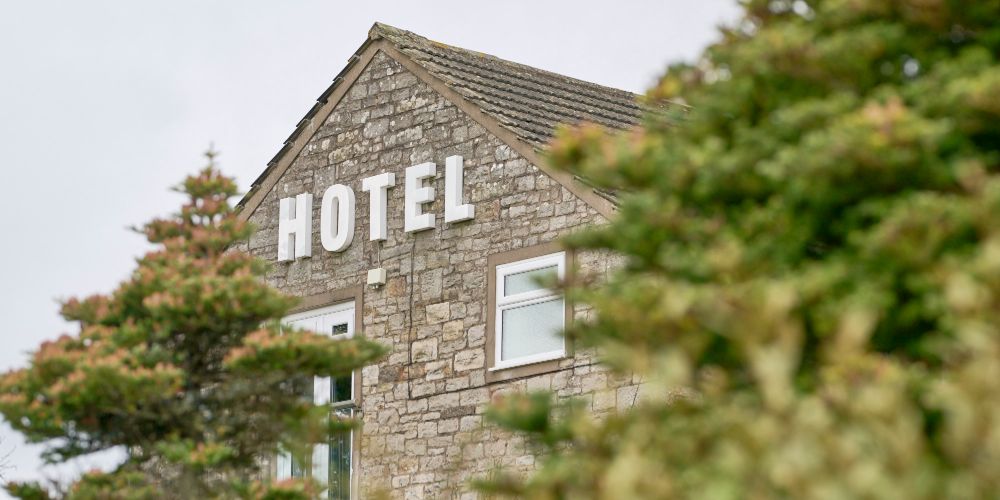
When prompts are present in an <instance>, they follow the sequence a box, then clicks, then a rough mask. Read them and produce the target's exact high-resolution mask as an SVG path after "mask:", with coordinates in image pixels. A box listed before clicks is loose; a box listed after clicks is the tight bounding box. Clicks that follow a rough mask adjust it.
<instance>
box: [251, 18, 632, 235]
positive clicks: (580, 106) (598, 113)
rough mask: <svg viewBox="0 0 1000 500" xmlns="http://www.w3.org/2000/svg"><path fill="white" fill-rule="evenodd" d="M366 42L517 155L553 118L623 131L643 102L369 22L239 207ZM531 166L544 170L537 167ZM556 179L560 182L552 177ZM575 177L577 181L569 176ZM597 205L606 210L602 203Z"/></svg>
mask: <svg viewBox="0 0 1000 500" xmlns="http://www.w3.org/2000/svg"><path fill="white" fill-rule="evenodd" d="M373 45H374V46H375V47H383V48H387V47H388V48H391V49H394V50H395V51H396V52H398V53H399V54H401V55H402V56H404V57H405V58H406V59H409V60H410V61H412V62H413V63H414V64H415V65H416V67H418V68H420V69H421V70H423V71H425V72H426V73H427V74H428V75H429V76H430V77H432V78H433V79H436V80H438V81H440V82H441V83H443V84H444V86H445V87H446V88H447V89H448V90H450V91H453V92H454V93H455V94H457V95H458V96H459V97H460V98H461V99H463V100H465V101H467V102H469V103H471V104H472V105H473V106H474V108H476V109H478V110H479V111H481V112H482V113H483V114H485V115H486V116H488V117H490V118H492V119H493V120H495V121H496V122H497V124H498V125H499V126H500V127H502V128H503V129H505V130H507V131H509V132H510V133H511V134H512V135H513V137H514V138H515V139H516V140H517V141H521V142H523V143H524V144H525V145H526V146H528V147H527V148H520V147H517V145H516V144H511V146H512V147H515V149H518V150H521V152H522V154H525V153H528V154H530V153H531V152H532V151H540V150H542V149H544V148H545V146H546V144H547V143H548V142H549V140H550V139H551V138H552V135H553V133H554V132H555V129H556V127H558V126H559V125H560V124H570V125H572V124H576V123H579V122H582V121H588V122H593V123H597V124H600V125H603V126H606V127H608V128H610V129H619V130H625V129H628V128H631V127H633V126H635V125H637V124H638V123H639V121H640V118H641V116H642V114H643V112H644V108H643V107H641V106H640V104H639V103H638V100H637V97H638V96H637V95H636V94H633V93H631V92H627V91H624V90H619V89H614V88H611V87H605V86H603V85H597V84H595V83H590V82H585V81H583V80H578V79H576V78H570V77H568V76H563V75H559V74H556V73H552V72H550V71H545V70H541V69H537V68H533V67H531V66H526V65H524V64H518V63H515V62H510V61H506V60H503V59H500V58H498V57H494V56H491V55H487V54H483V53H479V52H474V51H471V50H466V49H462V48H459V47H453V46H451V45H446V44H443V43H440V42H435V41H433V40H429V39H427V38H424V37H422V36H419V35H417V34H414V33H411V32H409V31H405V30H401V29H398V28H394V27H392V26H388V25H386V24H382V23H375V24H374V25H373V26H372V28H371V30H369V32H368V39H367V40H365V42H364V43H363V44H362V45H361V47H360V48H358V50H357V51H356V52H355V53H354V55H353V56H352V57H351V59H350V60H349V61H348V63H347V66H345V67H344V69H343V70H342V71H341V72H340V74H338V75H337V77H336V78H334V80H333V83H332V84H331V85H330V87H329V88H327V90H326V91H324V92H323V94H322V95H320V97H319V98H318V99H317V102H316V104H315V105H313V107H312V109H310V110H309V112H308V113H306V115H305V117H303V118H302V119H301V120H299V123H298V124H297V125H296V128H295V130H294V131H293V132H292V134H291V135H290V136H289V137H288V139H286V140H285V143H284V145H283V146H282V148H281V150H280V151H278V153H277V154H276V155H275V156H274V158H272V159H271V161H269V162H268V164H267V168H266V169H265V170H264V172H262V173H261V175H260V176H258V177H257V179H256V180H254V181H253V183H252V184H251V187H250V191H249V192H247V194H246V195H245V196H244V197H243V199H242V200H240V202H239V203H238V204H237V207H238V208H239V209H240V210H241V211H242V210H244V209H246V208H249V212H252V211H253V210H254V209H255V207H256V203H259V201H260V193H259V191H260V189H261V188H262V187H264V184H271V185H273V182H274V181H273V180H270V181H269V179H271V178H272V174H274V175H277V176H280V175H281V173H283V172H284V168H287V165H288V164H289V163H290V160H288V159H286V158H285V157H286V156H287V155H289V154H290V153H291V154H292V156H294V152H297V146H298V147H301V146H300V144H301V143H302V141H300V140H299V139H300V138H301V137H300V136H302V134H303V133H304V132H307V131H312V130H315V127H316V125H317V124H316V123H314V120H313V118H314V117H317V115H321V116H319V117H318V118H319V120H320V121H322V120H323V119H325V115H323V113H324V112H325V113H329V111H330V110H331V107H330V106H328V104H329V103H332V104H336V101H338V100H339V98H340V96H342V95H343V92H345V89H343V88H341V87H344V86H345V85H342V84H346V86H347V87H349V86H350V84H352V83H353V80H354V78H356V77H357V72H358V69H359V68H356V67H355V66H356V65H357V64H358V63H359V61H360V62H362V66H363V65H364V64H367V60H364V58H363V56H364V55H365V54H369V56H370V53H369V52H370V51H369V49H370V48H373V47H372V46H373ZM352 75H353V77H352ZM338 94H339V95H338ZM529 150H530V151H529ZM531 156H533V155H531ZM532 163H540V162H537V161H533V162H532ZM538 166H539V167H540V168H543V169H545V167H544V166H542V165H538ZM546 170H547V169H546ZM550 174H551V173H550ZM559 177H561V176H559ZM557 180H559V181H560V182H563V180H562V179H560V178H557ZM576 181H581V179H579V178H577V179H576ZM567 187H570V186H567ZM267 189H269V187H267ZM570 189H571V190H573V191H574V192H577V193H578V194H579V190H577V189H574V188H573V187H570ZM591 193H592V195H593V194H596V195H597V196H599V197H601V198H603V199H604V200H613V195H612V194H611V193H608V192H605V191H602V190H598V189H593V190H592V191H591ZM587 198H590V197H589V196H588V197H587ZM253 200H256V203H255V202H254V201H253ZM602 203H608V201H604V202H602ZM248 204H249V207H248V206H247V205H248ZM599 210H600V211H601V212H602V213H605V215H607V210H606V209H600V208H599ZM244 216H249V214H245V215H244Z"/></svg>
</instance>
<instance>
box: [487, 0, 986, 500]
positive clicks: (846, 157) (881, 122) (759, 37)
mask: <svg viewBox="0 0 1000 500" xmlns="http://www.w3.org/2000/svg"><path fill="white" fill-rule="evenodd" d="M998 54H1000V1H997V0H975V1H973V0H814V1H810V0H805V1H803V0H796V1H783V0H773V1H757V0H752V1H748V2H745V3H744V16H743V17H742V20H741V21H739V22H738V23H737V24H735V25H734V26H732V27H728V28H724V29H723V31H722V38H721V40H720V41H719V42H718V43H716V44H714V45H712V46H710V47H709V48H707V49H706V51H705V52H704V54H703V56H702V57H701V58H700V60H698V61H697V63H695V64H688V65H676V66H673V67H671V68H669V70H668V71H667V72H666V74H665V76H663V78H662V79H661V80H660V82H659V84H658V85H657V86H656V87H655V88H653V89H652V90H650V91H649V93H648V94H647V96H646V99H647V104H648V105H649V106H650V107H651V108H653V109H656V110H658V111H656V112H653V113H650V115H649V116H648V117H647V119H646V120H645V123H644V126H643V127H642V128H641V129H638V130H635V131H633V132H629V133H624V134H618V135H609V134H608V133H607V132H606V131H604V130H602V129H600V128H598V127H596V126H582V127H577V128H574V129H566V130H563V131H562V132H561V134H560V135H559V137H558V138H557V140H556V142H555V143H554V145H553V148H552V151H551V155H550V160H551V162H552V163H554V164H555V165H557V166H559V167H562V168H564V169H567V170H570V171H573V172H574V173H577V174H580V175H582V176H585V177H586V178H588V179H589V180H590V181H591V182H593V183H595V184H596V185H597V186H599V187H602V188H606V189H610V190H616V191H617V192H618V194H619V197H620V210H619V211H618V214H617V215H616V217H615V218H614V220H612V221H611V223H610V224H608V225H604V226H600V227H596V228H593V229H589V230H587V231H585V232H583V233H581V234H577V235H575V236H573V237H571V238H570V239H569V241H568V244H569V245H570V246H571V247H574V248H576V249H582V250H610V251H613V252H615V253H617V254H620V255H621V256H623V264H622V266H621V267H620V268H619V269H618V270H617V271H616V272H615V273H614V274H613V275H612V276H611V277H610V278H609V279H608V280H607V281H606V282H603V283H601V284H595V283H590V282H581V283H575V284H572V286H570V287H569V288H568V290H567V291H568V293H569V294H570V295H571V296H573V298H574V299H576V300H579V301H581V302H582V303H586V304H589V305H590V306H592V308H593V309H592V313H593V314H592V317H591V319H590V320H589V321H583V322H577V323H576V324H575V325H573V327H572V328H571V330H570V331H569V332H568V334H569V335H571V336H572V337H574V338H576V339H577V340H578V342H581V343H582V344H583V345H586V346H596V347H597V348H598V352H599V353H600V354H601V355H602V358H603V361H604V362H605V363H606V364H607V365H608V366H609V367H610V368H611V369H613V370H615V371H617V372H619V373H623V374H638V375H639V376H641V377H642V379H643V380H644V382H645V383H644V384H643V386H642V387H641V389H640V397H639V398H638V399H639V402H638V403H637V404H636V405H635V406H634V407H633V408H631V409H629V410H627V411H620V412H618V413H616V414H614V415H610V416H608V417H606V418H602V419H595V418H593V416H591V415H589V414H588V412H586V411H584V410H583V408H582V407H580V406H573V405H572V404H571V405H568V406H567V405H566V404H565V403H560V402H557V401H556V400H555V398H554V397H552V396H549V395H537V394H535V395H527V396H513V397H511V398H510V399H508V400H507V401H504V402H503V403H502V404H500V405H498V406H496V407H494V408H493V410H492V413H491V414H492V416H493V419H494V420H495V421H497V422H499V423H501V424H502V425H504V426H506V427H508V428H511V429H514V430H518V431H521V432H523V433H524V434H525V435H526V436H527V437H528V439H529V441H530V442H531V443H533V444H534V445H535V446H536V447H537V449H538V451H539V453H540V455H541V458H540V460H539V464H540V465H539V470H538V471H537V472H536V473H534V474H533V475H530V476H528V477H519V476H517V475H513V474H504V473H500V474H498V475H496V476H494V477H492V478H491V479H489V480H487V481H484V482H482V483H479V488H480V489H481V490H482V491H485V492H489V493H497V494H506V495H514V496H519V497H525V498H538V499H556V498H573V499H578V498H602V499H611V498H616V499H617V498H698V499H737V498H740V499H742V498H748V499H765V498H767V499H770V498H797V499H851V498H907V499H938V498H949V499H956V498H967V499H972V498H1000V64H998V61H997V56H998ZM680 388H684V389H686V390H683V391H681V394H683V396H682V397H673V398H670V397H668V395H670V394H675V395H676V393H677V391H678V390H679V389H680Z"/></svg>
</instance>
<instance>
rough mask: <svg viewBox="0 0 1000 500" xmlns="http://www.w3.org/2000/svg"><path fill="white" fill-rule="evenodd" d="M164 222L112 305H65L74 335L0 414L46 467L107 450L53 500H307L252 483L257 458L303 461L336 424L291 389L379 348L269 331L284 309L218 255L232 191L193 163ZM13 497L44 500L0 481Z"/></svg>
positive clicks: (153, 227)
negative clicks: (281, 450)
mask: <svg viewBox="0 0 1000 500" xmlns="http://www.w3.org/2000/svg"><path fill="white" fill-rule="evenodd" d="M178 190H179V191H180V192H182V193H184V194H186V195H187V197H188V200H187V202H186V203H185V204H184V205H183V206H182V207H181V210H180V212H179V213H178V214H177V215H175V216H173V217H171V218H169V219H159V220H154V221H152V222H150V223H149V224H147V225H146V226H145V227H144V228H143V230H142V232H143V233H145V235H146V237H147V238H148V240H149V241H150V242H151V243H154V244H156V245H158V248H157V249H156V250H154V251H151V252H149V253H148V254H146V255H145V256H144V257H142V258H141V259H139V260H138V267H137V268H136V270H135V271H134V272H133V273H132V276H131V277H130V278H129V279H128V280H127V281H125V282H123V283H122V284H121V285H120V286H119V287H118V288H117V289H116V290H115V291H114V292H113V293H112V294H110V295H107V296H101V295H97V296H93V297H89V298H86V299H83V300H77V299H72V300H69V301H67V302H66V303H65V304H64V305H63V307H62V314H63V316H64V317H65V318H66V319H67V320H70V321H77V322H79V324H80V332H79V334H78V335H64V336H62V337H60V338H59V339H57V340H55V341H52V342H46V343H44V344H42V345H41V346H40V347H39V348H38V350H37V351H36V352H34V353H33V355H32V357H31V362H30V365H29V366H28V367H27V368H24V369H20V370H14V371H11V372H8V373H6V374H4V375H3V376H2V377H0V412H2V413H3V415H4V417H5V418H6V420H7V421H8V422H9V423H10V425H11V426H12V427H13V428H14V429H16V430H18V431H20V432H21V433H23V434H24V436H25V437H26V438H27V440H28V441H29V442H32V443H46V444H47V445H48V448H47V450H46V452H45V455H44V456H45V457H46V459H47V460H48V461H50V462H62V461H65V460H68V459H71V458H73V457H77V456H81V455H86V454H89V453H93V452H97V451H101V450H107V449H111V448H115V447H122V448H124V449H125V450H127V451H128V458H127V460H126V461H125V462H124V463H123V464H122V465H121V466H119V467H118V469H117V470H115V471H113V472H110V473H100V472H93V473H88V474H86V475H84V476H83V477H82V478H80V479H79V480H78V481H77V482H76V483H75V484H73V485H72V486H71V487H70V488H69V490H68V491H67V492H65V493H63V494H62V495H61V496H64V497H67V498H75V499H88V498H123V499H124V498H129V499H132V498H164V497H168V498H233V497H242V498H309V497H311V496H312V495H313V494H314V493H315V489H314V487H313V486H312V485H310V484H309V483H308V482H302V481H291V482H283V483H281V484H268V483H258V482H253V481H252V480H251V479H252V478H254V477H258V476H259V472H260V471H259V470H258V468H259V466H260V464H259V463H258V461H257V459H258V458H259V457H261V456H264V455H267V454H271V453H274V452H275V450H277V449H278V447H279V446H283V447H285V448H286V449H291V450H297V451H303V450H302V448H303V446H302V443H310V442H320V441H321V440H324V439H325V436H326V435H327V434H328V433H329V432H338V431H343V430H344V429H345V428H347V427H349V425H348V424H346V423H344V422H341V421H340V420H339V419H336V418H331V415H330V414H329V411H328V410H327V409H325V408H321V407H315V406H313V405H312V402H311V401H310V400H306V399H304V398H303V397H302V396H301V395H300V394H298V393H297V392H296V391H295V390H294V387H295V385H296V384H295V381H296V380H303V379H311V377H312V376H314V375H340V374H344V373H349V372H350V371H351V370H353V369H355V368H358V367H360V366H362V365H363V364H365V363H367V362H370V361H372V360H374V359H375V358H377V357H378V356H379V355H381V353H382V351H383V349H382V348H381V347H380V346H379V345H377V344H375V343H373V342H370V341H368V340H366V339H364V338H360V337H355V338H353V339H349V340H333V339H331V338H329V337H327V336H323V335H320V334H316V333H312V332H305V331H287V329H286V331H285V332H284V333H282V332H280V331H279V328H278V321H277V320H279V319H280V318H281V317H282V316H284V315H285V314H286V313H287V312H288V311H289V309H290V308H291V307H293V306H294V304H295V300H294V299H293V298H290V297H286V296H284V295H282V294H280V293H279V292H277V291H276V290H274V289H272V288H270V287H269V286H268V285H267V284H266V283H265V282H264V280H263V277H264V275H265V273H266V272H267V265H266V264H265V263H264V262H262V261H260V260H258V259H256V258H253V257H251V256H249V255H246V254H244V253H241V252H238V251H233V250H230V248H231V247H232V246H234V245H235V244H236V243H238V242H240V241H243V240H246V239H247V238H248V237H249V235H250V234H251V232H252V228H251V227H250V226H249V224H247V223H246V222H244V221H241V220H240V219H239V218H238V217H237V215H236V213H235V212H234V211H233V209H232V208H231V207H230V205H229V202H228V200H229V199H230V198H231V197H232V196H234V195H235V194H236V193H237V191H236V185H235V184H234V183H233V181H232V180H231V179H229V178H227V177H223V176H222V175H220V174H219V173H218V171H216V170H215V169H214V167H213V166H211V165H210V166H209V167H207V168H206V169H204V170H203V171H202V172H201V173H199V174H198V175H196V176H192V177H189V178H187V179H186V180H185V181H184V183H183V184H182V185H181V186H180V187H179V189H178ZM7 488H8V491H9V492H10V493H11V494H13V495H15V496H19V497H21V498H48V497H49V493H47V492H46V491H45V489H44V488H42V487H40V486H38V485H30V484H28V485H25V484H11V485H8V486H7Z"/></svg>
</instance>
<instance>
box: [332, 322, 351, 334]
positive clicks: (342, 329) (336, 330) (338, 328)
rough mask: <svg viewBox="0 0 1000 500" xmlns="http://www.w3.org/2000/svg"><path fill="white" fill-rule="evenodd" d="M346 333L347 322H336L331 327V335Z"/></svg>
mask: <svg viewBox="0 0 1000 500" xmlns="http://www.w3.org/2000/svg"><path fill="white" fill-rule="evenodd" d="M346 333H347V323H338V324H336V325H333V327H332V328H331V332H330V334H331V335H334V336H336V335H345V334H346Z"/></svg>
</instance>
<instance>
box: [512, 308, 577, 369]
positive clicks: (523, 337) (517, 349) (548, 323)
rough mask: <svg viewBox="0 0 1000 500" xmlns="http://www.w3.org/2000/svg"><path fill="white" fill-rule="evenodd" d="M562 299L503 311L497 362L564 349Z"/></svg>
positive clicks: (563, 310)
mask: <svg viewBox="0 0 1000 500" xmlns="http://www.w3.org/2000/svg"><path fill="white" fill-rule="evenodd" d="M564 318H565V307H564V306H563V299H562V298H559V299H556V300H550V301H547V302H540V303H537V304H531V305H530V306H521V307H515V308H511V309H505V310H504V311H503V335H502V338H501V345H500V359H501V360H504V361H510V360H512V359H515V358H520V357H522V356H531V355H533V354H540V353H544V352H550V351H556V350H560V349H562V348H563V336H562V328H563V319H564Z"/></svg>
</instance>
